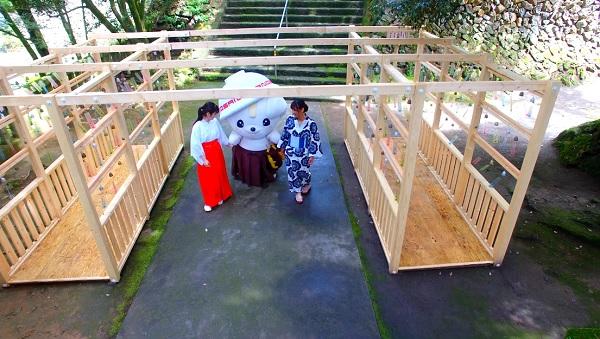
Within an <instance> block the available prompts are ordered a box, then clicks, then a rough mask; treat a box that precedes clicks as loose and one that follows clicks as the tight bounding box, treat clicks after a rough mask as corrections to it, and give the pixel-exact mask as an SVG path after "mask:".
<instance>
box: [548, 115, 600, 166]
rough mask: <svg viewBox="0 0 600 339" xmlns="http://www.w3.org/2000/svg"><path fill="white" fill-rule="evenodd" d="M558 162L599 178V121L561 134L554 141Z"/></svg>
mask: <svg viewBox="0 0 600 339" xmlns="http://www.w3.org/2000/svg"><path fill="white" fill-rule="evenodd" d="M554 146H555V147H556V148H557V149H558V154H559V159H560V162H561V163H562V164H563V165H565V166H576V167H579V168H581V169H582V170H584V171H586V172H588V173H589V174H591V175H593V176H596V177H599V178H600V119H598V120H595V121H590V122H587V123H585V124H581V125H579V126H576V127H573V128H569V129H567V130H564V131H563V132H561V133H560V134H559V135H558V137H556V139H555V140H554Z"/></svg>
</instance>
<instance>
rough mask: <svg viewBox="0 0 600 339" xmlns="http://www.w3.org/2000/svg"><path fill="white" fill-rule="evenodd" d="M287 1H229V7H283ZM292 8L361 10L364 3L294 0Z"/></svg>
mask: <svg viewBox="0 0 600 339" xmlns="http://www.w3.org/2000/svg"><path fill="white" fill-rule="evenodd" d="M284 4H285V0H280V1H270V0H229V1H227V7H283V6H284ZM292 7H310V8H331V7H335V8H360V9H362V8H363V7H364V3H363V1H360V0H357V1H347V0H327V1H324V0H323V1H321V0H294V1H293V3H292V4H291V6H290V3H288V8H292Z"/></svg>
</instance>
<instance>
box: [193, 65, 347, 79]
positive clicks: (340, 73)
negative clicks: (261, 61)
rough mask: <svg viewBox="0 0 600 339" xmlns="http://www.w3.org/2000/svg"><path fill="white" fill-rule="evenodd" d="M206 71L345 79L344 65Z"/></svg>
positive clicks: (233, 68) (255, 67)
mask: <svg viewBox="0 0 600 339" xmlns="http://www.w3.org/2000/svg"><path fill="white" fill-rule="evenodd" d="M205 70H206V71H211V72H221V73H228V74H233V73H235V72H237V71H239V70H245V71H246V72H256V73H260V74H263V75H265V76H267V77H268V78H271V77H274V76H275V74H277V75H278V76H296V77H320V78H327V77H331V78H340V79H345V78H346V67H345V65H344V64H335V65H330V64H320V65H310V67H306V65H278V66H229V67H220V68H213V69H208V68H205Z"/></svg>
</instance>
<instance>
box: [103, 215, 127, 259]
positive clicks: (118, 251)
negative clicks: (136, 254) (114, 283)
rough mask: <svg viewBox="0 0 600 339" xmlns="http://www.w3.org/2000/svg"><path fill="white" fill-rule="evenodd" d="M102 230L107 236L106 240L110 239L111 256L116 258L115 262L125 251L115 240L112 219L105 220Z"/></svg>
mask: <svg viewBox="0 0 600 339" xmlns="http://www.w3.org/2000/svg"><path fill="white" fill-rule="evenodd" d="M104 230H105V232H106V235H107V236H108V239H110V244H111V249H112V253H113V256H114V257H115V258H117V260H119V259H120V258H121V256H122V253H123V252H124V251H125V249H124V248H121V247H120V244H119V240H118V239H117V235H116V232H115V225H114V222H113V218H110V219H108V220H107V222H106V223H105V224H104Z"/></svg>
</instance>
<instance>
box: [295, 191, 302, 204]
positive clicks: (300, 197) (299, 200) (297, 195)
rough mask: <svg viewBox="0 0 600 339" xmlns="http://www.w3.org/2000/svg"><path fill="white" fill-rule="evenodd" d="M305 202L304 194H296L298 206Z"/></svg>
mask: <svg viewBox="0 0 600 339" xmlns="http://www.w3.org/2000/svg"><path fill="white" fill-rule="evenodd" d="M303 202H304V199H303V198H302V194H301V193H300V192H298V193H296V204H302V203H303Z"/></svg>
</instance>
